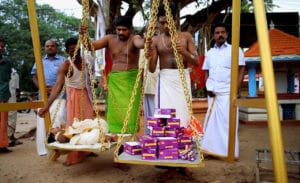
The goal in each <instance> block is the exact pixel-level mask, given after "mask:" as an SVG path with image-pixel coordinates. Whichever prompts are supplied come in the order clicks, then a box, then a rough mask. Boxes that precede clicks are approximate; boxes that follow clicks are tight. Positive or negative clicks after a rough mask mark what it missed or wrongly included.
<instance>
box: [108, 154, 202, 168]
mask: <svg viewBox="0 0 300 183" xmlns="http://www.w3.org/2000/svg"><path fill="white" fill-rule="evenodd" d="M114 161H115V162H116V163H126V164H138V165H152V166H153V165H155V166H167V167H192V168H197V167H204V163H203V161H202V160H201V159H200V157H199V152H197V156H196V159H195V160H194V161H188V160H182V159H178V160H159V159H156V160H142V155H130V154H128V153H126V152H122V153H121V154H120V155H119V156H118V159H116V158H115V159H114Z"/></svg>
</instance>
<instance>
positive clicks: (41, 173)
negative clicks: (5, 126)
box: [0, 113, 300, 183]
mask: <svg viewBox="0 0 300 183" xmlns="http://www.w3.org/2000/svg"><path fill="white" fill-rule="evenodd" d="M34 125H35V115H34V113H29V114H19V115H18V127H17V128H18V133H17V136H18V137H22V138H21V139H20V140H21V141H22V142H23V143H24V144H22V145H18V146H16V147H12V148H10V149H11V150H13V152H11V153H8V154H0V182H1V183H15V182H17V183H19V182H20V183H23V182H24V183H31V182H32V183H36V182H42V183H68V182H70V183H77V182H80V183H82V182H102V183H127V182H130V183H155V182H159V176H160V175H161V174H162V173H163V172H164V171H165V170H163V169H158V168H155V167H153V166H148V165H130V170H129V171H127V172H126V171H122V170H120V169H117V168H114V167H113V149H112V150H111V151H107V152H104V153H99V154H98V157H89V158H87V159H86V160H85V161H84V162H83V163H80V164H77V165H73V166H69V167H66V166H63V165H62V163H63V162H64V161H65V156H63V157H60V158H59V159H58V161H56V162H53V161H50V160H49V158H48V157H47V156H38V155H37V153H36V145H35V140H34V136H33V137H31V135H34V130H33V131H32V132H31V133H29V135H28V133H24V132H22V131H21V130H20V129H26V128H29V129H26V131H27V132H28V131H30V128H33V126H34ZM33 129H34V128H33ZM282 132H283V142H284V148H285V150H296V151H300V143H299V141H298V137H299V132H300V126H282ZM239 139H240V158H239V160H238V161H236V162H227V161H223V160H215V159H206V160H204V167H202V168H191V169H190V170H191V171H192V172H193V174H194V175H193V179H192V180H189V179H187V178H186V177H183V176H179V175H178V176H175V177H174V178H172V179H170V180H169V181H167V182H172V183H184V182H192V183H193V182H194V183H202V182H203V183H204V182H210V183H223V182H225V183H227V182H228V183H232V182H243V183H245V182H255V180H256V178H255V172H256V161H255V149H270V143H269V133H268V127H266V126H250V125H243V124H240V128H239ZM265 166H266V167H269V168H270V166H269V164H266V165H265ZM293 166H294V167H293ZM297 166H298V167H297ZM297 166H296V167H295V165H287V169H288V170H289V171H290V170H291V171H296V172H297V171H298V172H297V173H298V175H296V176H294V177H292V178H290V180H289V182H292V183H293V182H299V181H300V178H299V171H300V168H299V165H297ZM263 178H266V179H268V180H266V181H272V175H271V176H269V177H267V176H266V177H261V179H263Z"/></svg>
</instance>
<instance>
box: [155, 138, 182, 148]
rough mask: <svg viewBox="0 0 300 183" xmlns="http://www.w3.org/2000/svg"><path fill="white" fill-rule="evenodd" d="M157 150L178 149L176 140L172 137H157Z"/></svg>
mask: <svg viewBox="0 0 300 183" xmlns="http://www.w3.org/2000/svg"><path fill="white" fill-rule="evenodd" d="M157 141H158V149H159V150H161V149H173V148H178V140H177V139H176V138H174V137H157Z"/></svg>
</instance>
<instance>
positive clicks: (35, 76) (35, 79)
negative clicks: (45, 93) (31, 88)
mask: <svg viewBox="0 0 300 183" xmlns="http://www.w3.org/2000/svg"><path fill="white" fill-rule="evenodd" d="M32 81H33V84H34V85H35V86H36V87H37V88H38V89H39V80H38V77H37V74H34V75H32Z"/></svg>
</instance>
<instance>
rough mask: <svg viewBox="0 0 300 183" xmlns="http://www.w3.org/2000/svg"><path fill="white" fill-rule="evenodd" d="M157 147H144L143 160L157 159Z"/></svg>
mask: <svg viewBox="0 0 300 183" xmlns="http://www.w3.org/2000/svg"><path fill="white" fill-rule="evenodd" d="M156 153H157V150H156V149H143V150H142V160H156Z"/></svg>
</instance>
